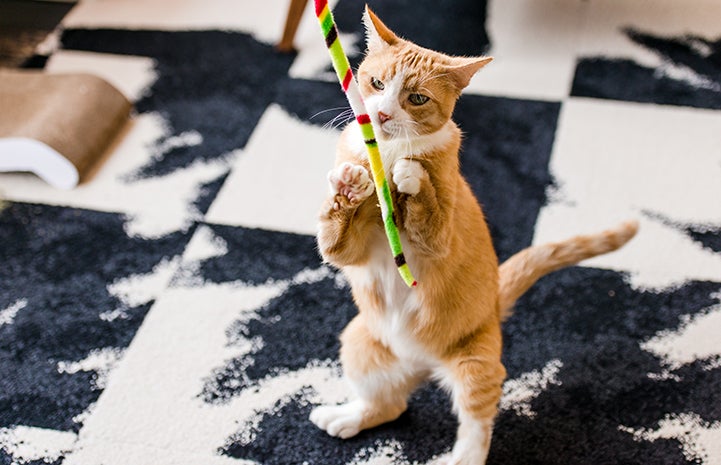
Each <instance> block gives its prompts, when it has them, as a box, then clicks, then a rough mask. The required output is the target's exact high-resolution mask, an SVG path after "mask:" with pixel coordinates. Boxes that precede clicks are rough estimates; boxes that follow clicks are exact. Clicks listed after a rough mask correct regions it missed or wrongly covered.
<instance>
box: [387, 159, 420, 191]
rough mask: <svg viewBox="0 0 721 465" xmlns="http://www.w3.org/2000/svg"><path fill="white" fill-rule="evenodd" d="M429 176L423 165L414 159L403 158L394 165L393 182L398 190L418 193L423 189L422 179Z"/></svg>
mask: <svg viewBox="0 0 721 465" xmlns="http://www.w3.org/2000/svg"><path fill="white" fill-rule="evenodd" d="M423 176H427V174H426V171H425V170H424V169H423V166H422V165H421V164H420V163H419V162H417V161H414V160H409V159H407V158H402V159H400V160H398V161H397V162H396V163H395V164H394V165H393V182H394V183H396V186H398V192H401V193H403V194H408V195H416V194H417V193H418V192H420V190H421V179H422V178H423Z"/></svg>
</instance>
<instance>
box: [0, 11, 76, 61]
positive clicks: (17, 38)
mask: <svg viewBox="0 0 721 465" xmlns="http://www.w3.org/2000/svg"><path fill="white" fill-rule="evenodd" d="M73 5H74V2H64V1H34V0H3V1H0V67H5V68H17V67H24V66H32V63H33V55H34V53H35V48H36V47H37V46H38V44H39V43H40V42H42V41H43V39H45V37H47V35H48V34H49V33H50V32H52V31H53V29H55V27H56V26H57V25H58V23H59V22H60V21H61V20H62V19H63V17H64V16H65V15H66V14H67V13H68V12H69V11H70V9H71V8H72V7H73Z"/></svg>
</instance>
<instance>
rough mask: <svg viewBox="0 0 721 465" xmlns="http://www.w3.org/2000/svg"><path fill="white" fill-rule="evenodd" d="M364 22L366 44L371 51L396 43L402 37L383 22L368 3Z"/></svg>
mask: <svg viewBox="0 0 721 465" xmlns="http://www.w3.org/2000/svg"><path fill="white" fill-rule="evenodd" d="M363 23H364V24H365V27H366V46H367V47H368V51H369V52H373V51H378V50H381V49H383V48H385V47H388V46H389V45H394V44H396V43H397V42H398V41H399V40H400V39H399V38H398V36H397V35H395V34H394V33H393V31H391V30H390V29H388V26H386V25H385V24H383V22H381V20H380V19H378V16H376V14H375V13H373V11H372V10H371V9H370V8H369V7H368V5H366V10H365V13H364V14H363Z"/></svg>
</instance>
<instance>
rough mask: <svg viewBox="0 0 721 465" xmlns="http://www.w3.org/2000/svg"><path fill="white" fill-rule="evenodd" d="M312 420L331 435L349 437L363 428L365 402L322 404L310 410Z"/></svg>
mask: <svg viewBox="0 0 721 465" xmlns="http://www.w3.org/2000/svg"><path fill="white" fill-rule="evenodd" d="M310 421H312V422H313V423H314V424H315V425H316V426H317V427H318V428H320V429H322V430H324V431H325V432H326V433H328V434H330V435H331V436H335V437H339V438H342V439H348V438H351V437H353V436H355V435H356V434H358V433H359V432H360V430H361V425H362V423H363V404H362V402H361V401H353V402H349V403H347V404H342V405H322V406H320V407H316V408H314V409H313V411H312V412H310Z"/></svg>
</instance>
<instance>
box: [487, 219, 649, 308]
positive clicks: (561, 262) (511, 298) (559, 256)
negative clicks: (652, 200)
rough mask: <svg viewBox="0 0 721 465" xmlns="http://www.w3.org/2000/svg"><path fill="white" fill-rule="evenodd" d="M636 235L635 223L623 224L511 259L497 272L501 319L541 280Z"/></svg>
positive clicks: (520, 254) (539, 247)
mask: <svg viewBox="0 0 721 465" xmlns="http://www.w3.org/2000/svg"><path fill="white" fill-rule="evenodd" d="M637 231H638V221H635V220H633V221H626V222H625V223H621V224H620V225H618V226H616V227H615V228H611V229H607V230H606V231H602V232H600V233H597V234H590V235H584V236H576V237H572V238H570V239H567V240H565V241H562V242H552V243H549V244H542V245H535V246H532V247H528V248H527V249H523V250H521V251H520V252H518V253H517V254H515V255H513V256H512V257H510V258H509V259H508V260H506V261H505V262H503V264H502V265H501V266H500V267H499V270H498V272H499V307H500V310H501V315H502V318H504V319H505V318H506V317H508V316H509V315H510V310H511V307H512V306H513V304H514V303H515V302H516V300H517V299H518V298H519V297H520V296H521V295H523V293H524V292H526V291H527V290H528V289H529V288H530V287H531V286H532V285H533V284H534V283H535V282H536V281H538V280H539V279H540V278H541V277H542V276H544V275H546V274H548V273H551V272H552V271H556V270H558V269H561V268H563V267H566V266H569V265H573V264H576V263H578V262H580V261H581V260H585V259H587V258H591V257H595V256H596V255H601V254H604V253H608V252H612V251H614V250H616V249H618V248H620V247H621V246H623V245H624V244H625V243H626V242H628V241H629V240H631V238H632V237H633V236H635V235H636V232H637Z"/></svg>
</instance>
